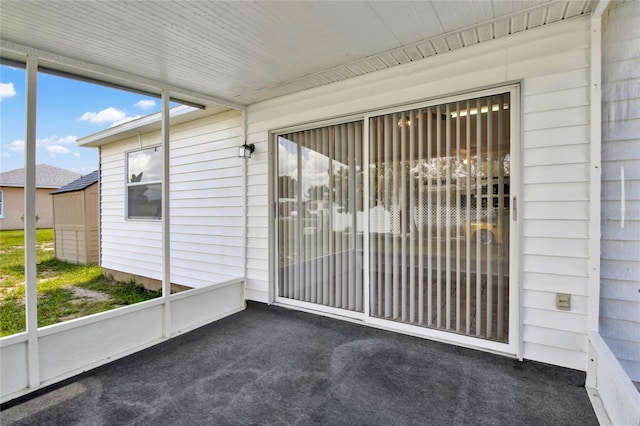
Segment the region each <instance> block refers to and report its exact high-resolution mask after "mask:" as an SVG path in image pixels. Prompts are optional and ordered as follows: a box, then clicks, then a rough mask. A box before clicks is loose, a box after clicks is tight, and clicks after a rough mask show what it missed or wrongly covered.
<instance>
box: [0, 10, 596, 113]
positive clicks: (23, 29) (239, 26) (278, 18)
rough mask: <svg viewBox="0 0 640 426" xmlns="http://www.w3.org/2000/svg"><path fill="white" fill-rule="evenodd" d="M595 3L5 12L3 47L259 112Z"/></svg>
mask: <svg viewBox="0 0 640 426" xmlns="http://www.w3.org/2000/svg"><path fill="white" fill-rule="evenodd" d="M595 3H596V2H595V0H578V1H548V0H542V1H540V0H538V1H533V0H532V1H505V0H493V1H481V2H478V1H455V2H451V1H450V2H442V1H401V2H378V1H353V2H324V1H311V2H284V1H282V2H281V1H274V2H204V1H203V2H184V1H180V0H167V1H162V2H130V1H102V2H86V1H80V0H72V1H65V2H59V1H55V2H54V1H50V2H27V1H19V0H3V1H2V2H1V3H0V38H1V39H2V40H5V41H8V42H11V43H16V44H20V45H24V46H27V47H31V48H35V49H39V50H42V51H46V52H49V53H52V54H57V55H62V56H64V57H67V58H70V59H76V60H80V61H84V62H87V63H91V64H95V65H98V66H105V67H109V68H112V69H115V70H119V71H122V72H126V73H130V74H134V75H138V76H140V77H144V78H149V79H153V80H155V81H159V82H165V83H168V84H170V85H172V86H175V87H180V88H184V89H187V90H191V91H194V92H196V93H200V94H203V95H208V96H215V97H218V98H221V99H227V100H230V101H234V102H236V103H240V104H245V105H246V104H250V103H254V102H258V101H261V100H265V99H270V98H273V97H277V96H282V95H285V94H289V93H294V92H297V91H301V90H306V89H309V88H313V87H317V86H321V85H325V84H329V83H332V82H335V81H340V80H344V79H348V78H352V77H355V76H358V75H363V74H367V73H370V72H376V71H378V70H382V69H386V68H389V67H394V66H397V65H400V64H404V63H407V62H411V61H417V60H422V59H424V58H428V57H430V56H433V55H440V54H444V53H447V52H449V51H451V50H454V49H460V48H464V47H465V46H469V45H473V44H477V43H481V42H484V41H488V40H492V39H495V38H499V37H504V36H507V35H509V34H512V33H515V32H518V31H526V30H528V29H530V28H535V27H539V26H542V25H547V24H550V23H553V22H557V21H561V20H563V19H569V18H572V17H576V16H580V15H584V14H589V13H591V11H592V10H593V8H594V7H595Z"/></svg>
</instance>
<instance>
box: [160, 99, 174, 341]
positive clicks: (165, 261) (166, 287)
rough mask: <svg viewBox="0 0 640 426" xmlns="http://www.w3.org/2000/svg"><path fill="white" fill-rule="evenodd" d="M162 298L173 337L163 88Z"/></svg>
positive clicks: (166, 101) (166, 332) (166, 331)
mask: <svg viewBox="0 0 640 426" xmlns="http://www.w3.org/2000/svg"><path fill="white" fill-rule="evenodd" d="M161 115H162V122H161V136H160V139H161V145H162V298H163V299H164V305H163V306H164V324H163V333H162V334H163V337H165V338H169V337H171V233H170V232H171V217H170V216H171V214H170V212H169V207H170V200H169V186H170V185H169V175H170V173H169V152H170V151H169V134H170V122H169V121H170V118H169V92H168V91H167V90H166V89H163V90H162V110H161Z"/></svg>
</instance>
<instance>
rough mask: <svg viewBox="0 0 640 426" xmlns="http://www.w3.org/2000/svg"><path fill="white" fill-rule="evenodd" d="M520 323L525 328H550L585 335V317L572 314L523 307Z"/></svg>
mask: <svg viewBox="0 0 640 426" xmlns="http://www.w3.org/2000/svg"><path fill="white" fill-rule="evenodd" d="M522 322H523V324H525V326H536V327H544V328H551V329H554V330H563V331H570V332H574V333H582V334H585V335H586V332H587V316H586V315H582V314H577V313H574V312H565V311H555V310H549V309H538V308H529V307H523V308H522ZM585 337H586V336H585Z"/></svg>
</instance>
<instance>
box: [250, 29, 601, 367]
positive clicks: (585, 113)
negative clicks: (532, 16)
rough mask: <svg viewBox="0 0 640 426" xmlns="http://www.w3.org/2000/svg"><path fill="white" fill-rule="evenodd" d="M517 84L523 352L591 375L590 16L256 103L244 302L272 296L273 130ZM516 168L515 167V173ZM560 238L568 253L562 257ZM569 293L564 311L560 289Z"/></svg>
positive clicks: (252, 119) (252, 117)
mask: <svg viewBox="0 0 640 426" xmlns="http://www.w3.org/2000/svg"><path fill="white" fill-rule="evenodd" d="M514 81H520V82H521V83H522V114H521V117H522V118H521V120H522V121H521V128H522V140H521V150H522V151H521V164H520V166H519V167H520V173H521V177H522V182H523V185H522V188H521V189H520V190H519V191H518V192H519V194H518V195H519V197H518V199H519V203H520V210H519V212H518V213H519V219H520V220H519V224H520V225H519V226H520V227H521V230H520V232H521V240H520V259H519V262H520V270H521V274H520V275H521V276H520V289H521V291H522V309H521V314H522V317H521V321H522V322H523V324H524V325H523V331H522V332H523V336H522V337H523V339H524V347H523V350H524V357H525V358H528V359H534V360H539V361H543V362H548V363H552V364H556V365H562V366H566V367H571V368H576V369H580V370H585V369H586V341H587V335H586V334H587V307H586V297H587V295H588V281H589V268H588V247H589V246H588V245H589V220H590V217H589V200H590V197H591V194H590V193H589V167H588V162H589V104H588V97H589V19H585V18H580V19H575V20H571V21H568V22H563V23H559V24H554V25H549V26H545V27H543V28H539V29H536V30H531V31H528V32H526V33H519V34H516V35H513V36H508V37H504V38H501V39H498V40H495V41H492V42H487V43H482V44H479V45H477V46H473V47H467V48H464V49H459V50H456V51H454V52H451V53H447V54H443V55H439V56H436V57H432V58H429V59H426V60H424V61H416V62H411V63H408V64H404V65H399V66H397V67H395V68H393V69H388V70H384V71H380V72H378V73H373V74H368V75H364V76H360V77H355V78H352V79H349V80H348V81H343V82H339V83H335V84H331V85H327V86H324V87H321V88H317V89H312V90H309V91H304V92H301V93H297V94H293V95H288V96H283V97H281V98H276V99H273V100H269V101H265V102H261V103H258V104H255V105H251V106H250V107H249V111H248V124H249V126H248V130H249V137H248V142H249V143H255V144H256V152H255V153H254V154H253V156H252V158H251V160H250V161H248V163H247V168H248V181H247V183H248V188H247V189H248V192H249V194H250V196H249V206H248V258H247V278H248V284H247V286H248V292H247V297H248V298H249V299H254V300H258V301H263V302H269V301H270V293H269V269H268V266H269V263H268V262H269V254H268V248H269V239H268V238H269V220H268V217H269V213H268V204H267V195H268V187H267V182H268V161H269V156H268V141H269V132H270V131H272V130H278V129H282V128H286V127H288V126H293V125H298V124H302V123H315V122H319V121H321V120H327V119H331V118H335V117H341V116H345V117H346V116H353V115H356V114H362V115H364V112H366V111H371V110H374V109H384V108H387V107H390V106H395V105H405V104H410V103H412V102H418V101H421V100H425V99H434V98H438V97H443V96H446V95H449V94H452V93H459V92H467V91H469V92H470V91H473V90H477V89H478V88H482V87H487V86H495V85H504V84H505V83H508V82H514ZM517 167H518V165H517V164H514V168H517ZM558 240H561V241H563V244H566V245H567V246H568V247H571V248H573V250H572V251H558V248H557V246H556V244H557V242H558ZM557 292H559V293H569V294H571V295H572V309H571V311H569V312H564V311H558V310H556V307H555V294H556V293H557Z"/></svg>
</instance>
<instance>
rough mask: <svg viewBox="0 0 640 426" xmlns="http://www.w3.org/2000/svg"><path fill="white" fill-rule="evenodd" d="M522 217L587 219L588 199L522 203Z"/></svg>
mask: <svg viewBox="0 0 640 426" xmlns="http://www.w3.org/2000/svg"><path fill="white" fill-rule="evenodd" d="M521 210H522V211H521V213H520V214H521V217H522V218H523V219H549V220H588V219H589V202H588V201H554V202H539V201H533V202H525V203H522V208H521Z"/></svg>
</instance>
